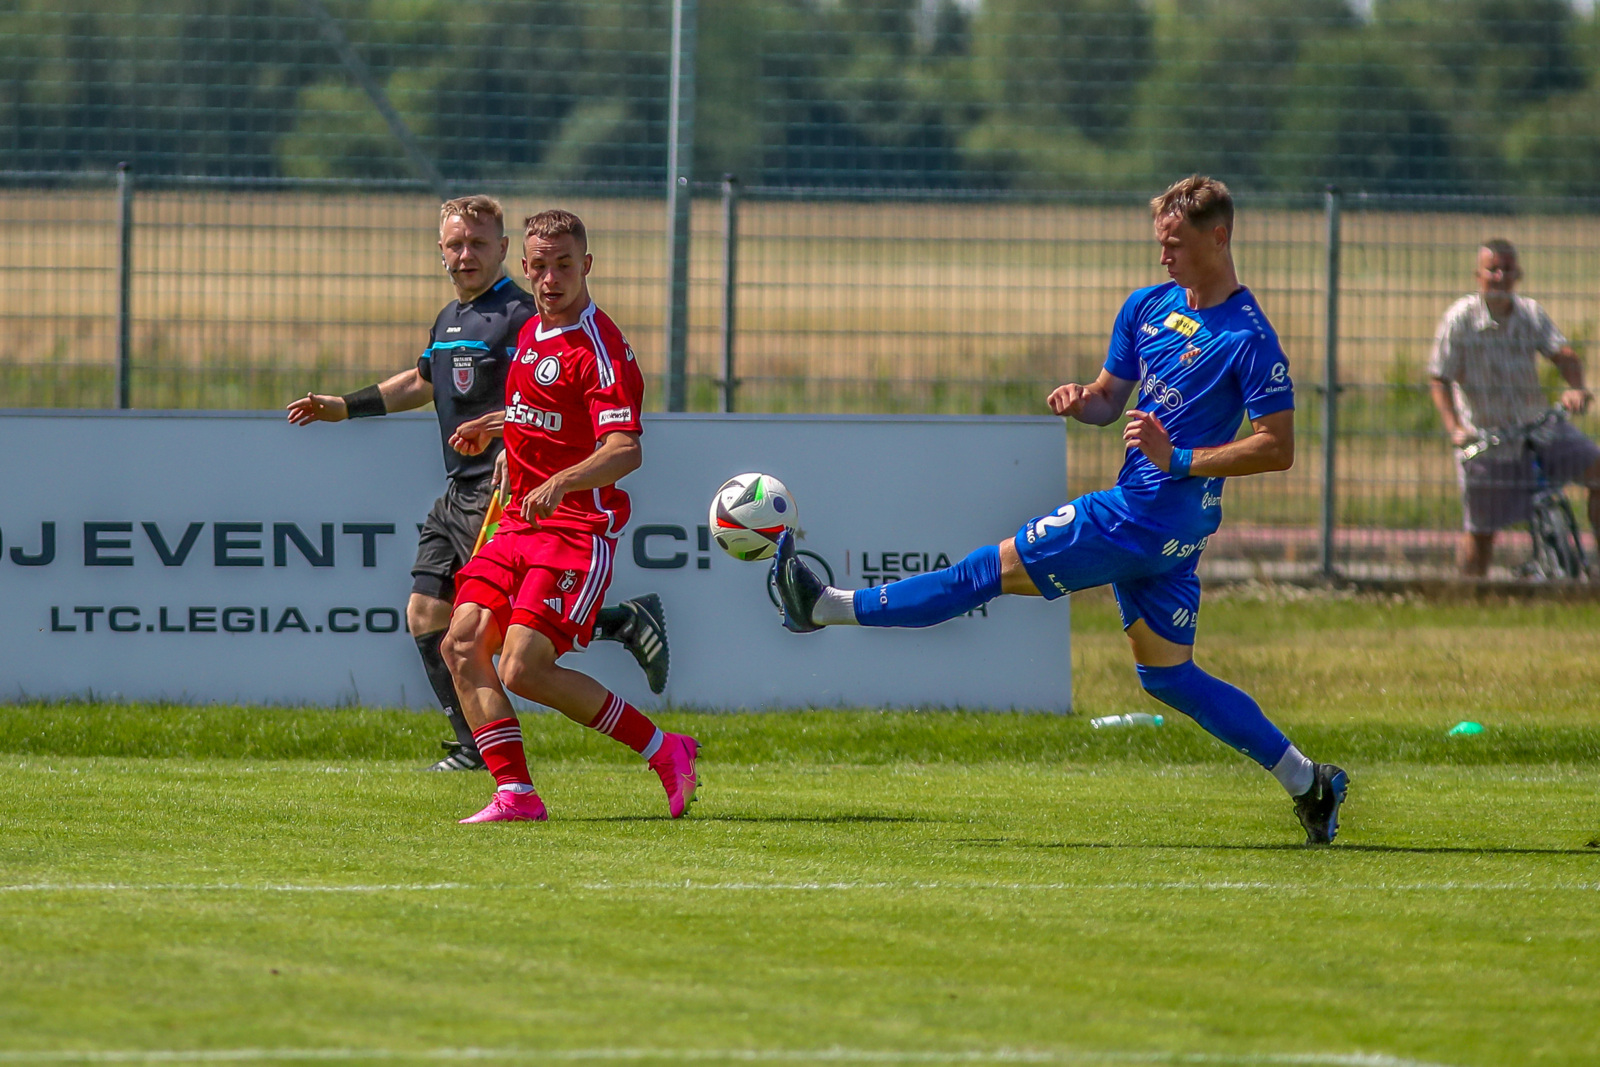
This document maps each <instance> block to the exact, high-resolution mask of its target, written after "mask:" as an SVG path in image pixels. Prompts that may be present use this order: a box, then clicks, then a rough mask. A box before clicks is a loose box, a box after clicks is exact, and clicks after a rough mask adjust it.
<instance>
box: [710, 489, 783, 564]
mask: <svg viewBox="0 0 1600 1067" xmlns="http://www.w3.org/2000/svg"><path fill="white" fill-rule="evenodd" d="M799 521H800V509H799V508H797V507H796V506H795V503H794V497H793V496H791V495H790V493H789V489H788V487H787V486H785V485H784V484H783V483H782V482H780V481H778V479H776V478H774V477H773V476H772V475H770V474H740V475H738V476H736V477H733V478H729V479H728V480H727V481H725V482H723V483H722V488H721V489H718V490H717V495H716V496H714V497H712V498H711V536H713V537H715V538H716V539H717V544H719V545H721V546H722V550H723V551H724V552H726V553H727V554H728V555H730V556H732V557H733V558H734V559H742V560H747V561H748V560H758V559H771V558H772V555H773V553H775V552H777V551H778V535H779V534H781V533H783V531H784V530H788V529H793V528H794V526H795V524H796V523H798V522H799Z"/></svg>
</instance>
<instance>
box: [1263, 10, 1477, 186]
mask: <svg viewBox="0 0 1600 1067" xmlns="http://www.w3.org/2000/svg"><path fill="white" fill-rule="evenodd" d="M1266 171H1267V174H1268V176H1269V179H1270V180H1271V181H1272V182H1274V183H1275V184H1277V185H1278V186H1279V187H1280V188H1283V189H1286V190H1296V189H1308V188H1315V187H1316V185H1317V184H1318V183H1319V182H1332V183H1334V184H1337V185H1340V186H1342V187H1344V188H1346V189H1360V190H1363V191H1366V192H1373V193H1382V192H1405V191H1409V190H1415V189H1418V188H1426V189H1429V190H1431V191H1433V192H1437V193H1449V192H1460V191H1463V189H1464V181H1463V175H1461V174H1460V173H1459V172H1458V170H1457V169H1456V166H1455V164H1454V152H1453V143H1452V140H1451V131H1450V125H1449V121H1448V119H1447V118H1446V116H1445V115H1443V114H1441V113H1440V112H1439V111H1438V110H1436V109H1435V108H1434V106H1433V105H1432V103H1431V102H1430V101H1429V99H1428V95H1427V92H1426V90H1425V89H1424V88H1423V87H1422V86H1421V85H1419V84H1418V81H1417V74H1416V68H1415V67H1413V66H1412V65H1411V64H1409V63H1408V62H1406V54H1405V49H1404V46H1402V45H1398V44H1395V43H1392V42H1389V41H1386V40H1383V39H1381V38H1379V37H1376V36H1374V35H1372V34H1370V33H1367V32H1345V33H1340V34H1337V35H1334V36H1330V37H1327V38H1324V39H1321V40H1318V41H1315V42H1313V43H1312V44H1310V45H1308V46H1307V48H1306V50H1305V52H1304V54H1303V56H1302V59H1301V61H1300V63H1299V64H1297V66H1296V68H1295V70H1294V73H1293V75H1292V78H1291V80H1290V84H1289V86H1288V98H1287V102H1286V103H1285V104H1284V107H1283V112H1282V114H1281V117H1280V119H1279V129H1278V132H1277V133H1276V135H1275V136H1274V138H1273V140H1272V142H1271V145H1270V148H1269V150H1268V152H1267V155H1266Z"/></svg>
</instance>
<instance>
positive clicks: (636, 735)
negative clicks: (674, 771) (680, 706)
mask: <svg viewBox="0 0 1600 1067" xmlns="http://www.w3.org/2000/svg"><path fill="white" fill-rule="evenodd" d="M589 728H590V729H591V730H599V731H600V732H601V733H603V734H605V735H606V736H607V737H610V738H613V739H615V740H617V741H621V742H622V743H623V744H625V745H627V746H628V747H629V748H631V749H633V750H634V751H635V752H637V753H639V755H641V756H643V757H645V758H646V759H649V758H650V757H651V756H653V755H655V750H656V749H658V748H660V747H661V742H660V740H658V739H659V737H660V736H661V731H660V730H659V729H657V728H656V724H655V723H653V722H651V721H650V720H649V719H648V718H647V717H646V716H645V714H644V713H643V712H641V711H640V710H639V709H638V708H636V707H634V706H633V705H632V704H630V703H628V702H627V701H626V700H623V699H622V698H621V697H619V696H617V694H615V693H607V694H606V702H605V703H604V704H602V705H600V714H598V715H596V716H595V717H594V721H593V722H591V723H590V724H589ZM479 751H480V752H481V751H482V749H479Z"/></svg>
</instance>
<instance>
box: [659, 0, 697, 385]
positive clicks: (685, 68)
mask: <svg viewBox="0 0 1600 1067" xmlns="http://www.w3.org/2000/svg"><path fill="white" fill-rule="evenodd" d="M694 51H695V0H672V85H671V96H670V98H669V100H668V105H667V309H666V323H665V328H664V333H665V341H666V355H667V410H668V411H684V410H687V408H688V398H689V397H688V394H689V387H688V365H689V208H690V203H691V201H692V198H693V196H694V190H693V189H691V188H690V187H689V179H690V176H691V174H692V173H693V171H694V164H693V155H694V153H693V149H694Z"/></svg>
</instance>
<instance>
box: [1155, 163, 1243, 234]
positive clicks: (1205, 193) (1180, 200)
mask: <svg viewBox="0 0 1600 1067" xmlns="http://www.w3.org/2000/svg"><path fill="white" fill-rule="evenodd" d="M1150 214H1151V215H1152V216H1153V217H1154V218H1158V219H1164V218H1166V217H1167V216H1168V215H1179V216H1182V218H1183V221H1184V222H1187V223H1188V224H1189V225H1191V226H1194V227H1196V228H1199V229H1208V228H1210V227H1212V226H1217V225H1221V226H1225V227H1227V230H1228V233H1229V234H1232V233H1233V194H1232V193H1230V192H1228V187H1227V186H1226V185H1224V184H1222V183H1221V182H1219V181H1218V180H1217V179H1215V178H1208V177H1206V176H1205V175H1203V174H1191V175H1189V176H1188V177H1187V178H1182V179H1180V180H1178V181H1175V182H1173V183H1172V184H1171V185H1170V186H1168V187H1167V191H1166V192H1164V193H1162V194H1161V195H1160V196H1158V197H1155V198H1154V199H1152V200H1151V201H1150Z"/></svg>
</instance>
